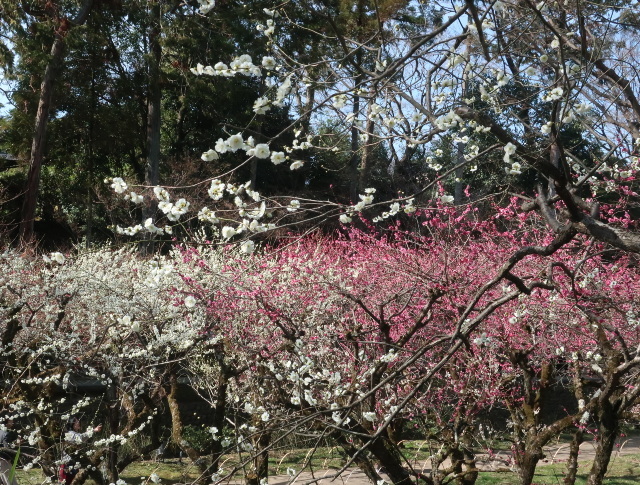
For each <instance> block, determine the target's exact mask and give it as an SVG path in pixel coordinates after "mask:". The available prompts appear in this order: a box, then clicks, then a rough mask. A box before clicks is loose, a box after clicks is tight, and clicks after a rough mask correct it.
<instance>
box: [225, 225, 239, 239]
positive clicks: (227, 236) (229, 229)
mask: <svg viewBox="0 0 640 485" xmlns="http://www.w3.org/2000/svg"><path fill="white" fill-rule="evenodd" d="M235 234H236V230H235V229H234V228H233V227H231V226H224V227H223V228H222V237H223V238H224V239H230V238H232V237H233V236H235Z"/></svg>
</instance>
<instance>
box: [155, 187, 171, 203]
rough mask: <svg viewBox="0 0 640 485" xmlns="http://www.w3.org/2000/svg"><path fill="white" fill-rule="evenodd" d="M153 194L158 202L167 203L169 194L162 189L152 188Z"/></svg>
mask: <svg viewBox="0 0 640 485" xmlns="http://www.w3.org/2000/svg"><path fill="white" fill-rule="evenodd" d="M153 193H154V194H155V196H156V199H158V200H159V201H164V202H169V192H167V191H166V190H165V189H163V188H162V187H154V188H153Z"/></svg>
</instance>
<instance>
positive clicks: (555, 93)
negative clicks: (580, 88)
mask: <svg viewBox="0 0 640 485" xmlns="http://www.w3.org/2000/svg"><path fill="white" fill-rule="evenodd" d="M563 94H564V89H562V88H560V87H557V88H553V89H552V90H551V91H549V92H548V93H547V94H545V95H544V96H542V100H543V101H557V100H558V99H560V98H562V95H563Z"/></svg>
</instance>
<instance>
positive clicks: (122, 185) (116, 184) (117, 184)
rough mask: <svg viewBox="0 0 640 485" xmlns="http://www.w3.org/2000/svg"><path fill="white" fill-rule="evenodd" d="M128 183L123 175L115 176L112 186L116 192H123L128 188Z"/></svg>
mask: <svg viewBox="0 0 640 485" xmlns="http://www.w3.org/2000/svg"><path fill="white" fill-rule="evenodd" d="M127 187H128V186H127V183H126V182H125V181H124V180H122V178H121V177H114V178H113V183H112V184H111V188H112V189H113V190H114V191H115V192H116V194H122V193H123V192H125V191H126V190H127Z"/></svg>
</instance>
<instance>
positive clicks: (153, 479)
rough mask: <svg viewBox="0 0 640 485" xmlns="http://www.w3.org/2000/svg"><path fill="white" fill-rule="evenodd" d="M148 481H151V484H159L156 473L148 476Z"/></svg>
mask: <svg viewBox="0 0 640 485" xmlns="http://www.w3.org/2000/svg"><path fill="white" fill-rule="evenodd" d="M149 480H151V481H152V482H153V483H160V477H159V476H158V474H157V473H152V474H151V475H149Z"/></svg>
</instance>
